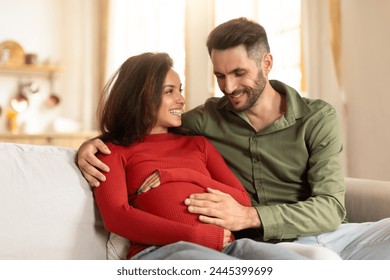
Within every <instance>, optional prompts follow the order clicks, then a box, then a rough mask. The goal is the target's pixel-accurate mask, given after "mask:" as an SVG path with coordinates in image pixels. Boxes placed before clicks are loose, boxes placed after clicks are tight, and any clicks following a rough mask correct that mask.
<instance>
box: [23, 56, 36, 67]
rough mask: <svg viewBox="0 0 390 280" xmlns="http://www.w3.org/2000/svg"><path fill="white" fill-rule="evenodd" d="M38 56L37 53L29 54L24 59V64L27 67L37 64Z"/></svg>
mask: <svg viewBox="0 0 390 280" xmlns="http://www.w3.org/2000/svg"><path fill="white" fill-rule="evenodd" d="M37 61H38V56H37V54H36V53H27V54H26V55H25V57H24V63H25V64H27V65H33V64H37Z"/></svg>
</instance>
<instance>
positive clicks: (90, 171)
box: [76, 139, 111, 187]
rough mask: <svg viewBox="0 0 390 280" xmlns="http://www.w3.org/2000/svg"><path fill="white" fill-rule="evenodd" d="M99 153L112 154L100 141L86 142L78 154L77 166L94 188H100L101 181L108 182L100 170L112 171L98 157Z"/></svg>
mask: <svg viewBox="0 0 390 280" xmlns="http://www.w3.org/2000/svg"><path fill="white" fill-rule="evenodd" d="M98 151H99V152H102V153H105V154H109V153H111V152H110V150H109V149H108V147H107V146H106V145H105V144H104V142H103V141H102V140H100V139H93V140H89V141H87V142H84V143H83V144H82V145H81V147H80V148H79V150H78V152H77V159H76V164H77V166H78V167H79V169H80V171H81V173H82V174H83V176H84V178H85V179H86V180H87V181H88V183H89V184H90V185H91V186H92V187H98V186H99V185H100V181H105V180H106V177H105V176H104V174H103V173H102V172H101V171H100V170H102V171H105V172H109V171H110V169H109V167H108V166H107V165H106V164H104V163H103V162H102V161H100V160H99V159H98V158H97V157H96V153H97V152H98Z"/></svg>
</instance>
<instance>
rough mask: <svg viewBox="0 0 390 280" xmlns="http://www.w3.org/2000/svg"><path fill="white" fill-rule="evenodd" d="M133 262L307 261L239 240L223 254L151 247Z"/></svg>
mask: <svg viewBox="0 0 390 280" xmlns="http://www.w3.org/2000/svg"><path fill="white" fill-rule="evenodd" d="M131 259H132V260H238V259H239V260H305V259H307V258H306V257H304V256H303V255H300V254H298V253H296V252H294V251H292V250H290V249H288V248H284V247H282V246H277V245H274V244H268V243H264V242H257V241H253V240H251V239H239V240H236V241H233V242H232V243H231V244H229V245H228V246H226V247H225V249H223V250H222V252H219V251H216V250H213V249H210V248H207V247H204V246H201V245H197V244H194V243H190V242H185V241H180V242H176V243H173V244H169V245H165V246H162V247H157V246H153V247H149V248H147V249H145V250H143V251H141V252H139V253H138V254H137V255H135V256H134V257H133V258H131Z"/></svg>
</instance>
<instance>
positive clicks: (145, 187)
mask: <svg viewBox="0 0 390 280" xmlns="http://www.w3.org/2000/svg"><path fill="white" fill-rule="evenodd" d="M159 185H160V174H159V173H158V171H155V172H153V173H152V174H151V175H150V176H148V178H146V179H145V181H144V182H143V183H142V185H141V186H140V187H139V189H138V191H137V193H144V192H147V191H149V190H150V189H153V188H156V187H158V186H159Z"/></svg>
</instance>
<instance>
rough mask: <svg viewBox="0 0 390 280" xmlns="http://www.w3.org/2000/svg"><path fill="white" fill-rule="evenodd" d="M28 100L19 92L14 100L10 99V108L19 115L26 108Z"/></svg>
mask: <svg viewBox="0 0 390 280" xmlns="http://www.w3.org/2000/svg"><path fill="white" fill-rule="evenodd" d="M28 105H29V102H28V98H27V96H26V95H25V94H23V92H19V93H18V94H17V95H16V96H15V97H14V98H12V99H11V107H12V109H13V110H14V111H16V112H18V113H20V112H23V111H25V110H26V109H27V108H28Z"/></svg>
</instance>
